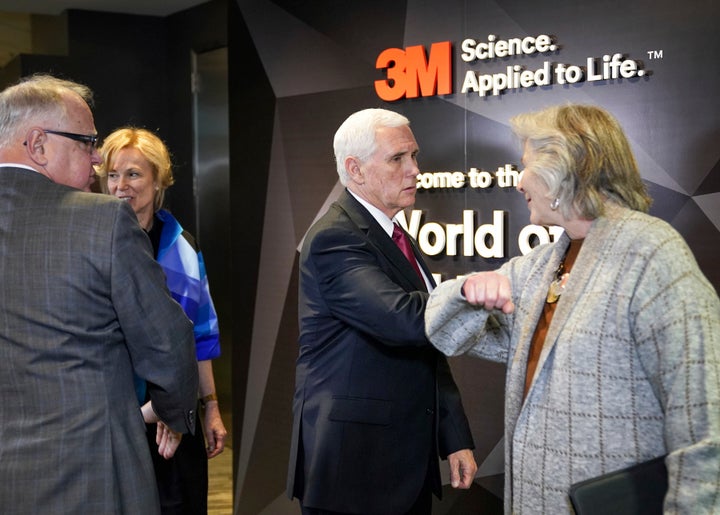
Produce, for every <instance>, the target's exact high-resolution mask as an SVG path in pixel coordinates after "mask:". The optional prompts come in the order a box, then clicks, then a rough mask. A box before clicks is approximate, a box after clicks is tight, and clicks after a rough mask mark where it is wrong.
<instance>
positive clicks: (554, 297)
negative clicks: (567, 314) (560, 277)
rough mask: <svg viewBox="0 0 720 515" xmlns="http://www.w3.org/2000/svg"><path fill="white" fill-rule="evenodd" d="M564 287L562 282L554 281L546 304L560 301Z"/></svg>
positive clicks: (549, 289)
mask: <svg viewBox="0 0 720 515" xmlns="http://www.w3.org/2000/svg"><path fill="white" fill-rule="evenodd" d="M562 290H563V287H562V286H561V285H560V281H553V282H551V283H550V287H549V288H548V293H547V298H546V299H545V302H547V303H548V304H554V303H556V302H557V301H558V299H559V298H560V295H562Z"/></svg>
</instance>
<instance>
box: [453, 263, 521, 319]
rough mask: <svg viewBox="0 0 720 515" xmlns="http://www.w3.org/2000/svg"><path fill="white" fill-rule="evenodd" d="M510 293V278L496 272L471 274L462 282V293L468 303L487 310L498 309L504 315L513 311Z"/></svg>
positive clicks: (513, 306)
mask: <svg viewBox="0 0 720 515" xmlns="http://www.w3.org/2000/svg"><path fill="white" fill-rule="evenodd" d="M511 293H512V292H511V291H510V280H509V279H508V278H507V277H506V276H504V275H502V274H498V273H497V272H479V273H477V274H472V275H470V276H469V277H468V278H467V279H465V283H464V284H463V295H465V299H466V300H467V301H468V302H469V303H470V304H472V305H474V306H482V307H484V308H485V309H487V310H488V311H490V310H493V309H500V310H502V312H503V313H505V314H506V315H507V314H510V313H512V312H513V311H515V305H514V304H513V302H512V295H511Z"/></svg>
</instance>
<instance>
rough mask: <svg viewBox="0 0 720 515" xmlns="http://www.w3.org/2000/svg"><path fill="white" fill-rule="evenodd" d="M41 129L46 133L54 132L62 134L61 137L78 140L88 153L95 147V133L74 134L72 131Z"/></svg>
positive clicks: (96, 138) (96, 142) (96, 139)
mask: <svg viewBox="0 0 720 515" xmlns="http://www.w3.org/2000/svg"><path fill="white" fill-rule="evenodd" d="M43 131H44V132H46V133H48V134H56V135H58V136H62V137H63V138H69V139H71V140H74V141H79V142H81V143H85V150H87V151H88V152H90V153H92V151H93V150H95V149H96V148H97V144H98V137H97V136H95V135H91V134H76V133H74V132H63V131H52V130H50V129H43Z"/></svg>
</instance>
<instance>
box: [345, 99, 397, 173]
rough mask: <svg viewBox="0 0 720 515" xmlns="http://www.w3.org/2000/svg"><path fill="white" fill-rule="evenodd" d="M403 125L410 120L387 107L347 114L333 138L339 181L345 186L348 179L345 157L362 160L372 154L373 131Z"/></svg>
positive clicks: (374, 144) (373, 147) (373, 148)
mask: <svg viewBox="0 0 720 515" xmlns="http://www.w3.org/2000/svg"><path fill="white" fill-rule="evenodd" d="M405 125H410V120H408V119H407V118H406V117H405V116H403V115H401V114H399V113H396V112H394V111H388V110H387V109H372V108H371V109H363V110H362V111H357V112H356V113H353V114H351V115H350V116H348V118H347V119H346V120H345V121H344V122H343V123H342V125H340V127H339V128H338V130H337V132H335V138H334V140H333V149H334V150H335V165H336V166H337V173H338V175H339V176H340V183H341V184H342V185H343V186H345V185H347V182H348V179H349V177H348V174H347V171H346V170H345V159H346V158H347V157H349V156H353V157H356V158H357V159H358V160H359V161H361V162H363V161H366V160H367V159H369V158H370V156H372V155H373V152H375V149H376V148H377V143H376V141H375V133H376V131H377V130H378V129H380V128H382V127H402V126H405Z"/></svg>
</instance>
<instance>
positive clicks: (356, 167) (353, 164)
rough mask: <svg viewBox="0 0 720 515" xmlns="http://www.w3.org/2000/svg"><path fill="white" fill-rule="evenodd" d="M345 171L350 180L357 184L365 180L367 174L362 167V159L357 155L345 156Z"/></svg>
mask: <svg viewBox="0 0 720 515" xmlns="http://www.w3.org/2000/svg"><path fill="white" fill-rule="evenodd" d="M345 171H346V172H347V174H348V177H350V180H351V181H352V182H354V183H357V184H363V183H364V182H365V174H364V173H363V171H362V168H361V167H360V160H359V159H358V158H357V157H353V156H348V157H346V158H345Z"/></svg>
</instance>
